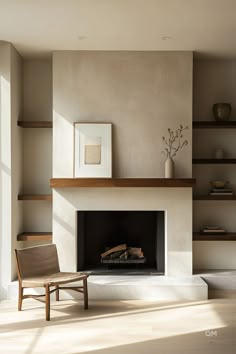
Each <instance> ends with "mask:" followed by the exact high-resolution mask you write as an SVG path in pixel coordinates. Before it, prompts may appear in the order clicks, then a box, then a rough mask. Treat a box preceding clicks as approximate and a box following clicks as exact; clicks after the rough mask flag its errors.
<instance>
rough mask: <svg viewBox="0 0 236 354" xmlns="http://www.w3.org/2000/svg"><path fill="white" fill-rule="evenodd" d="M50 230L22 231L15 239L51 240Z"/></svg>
mask: <svg viewBox="0 0 236 354" xmlns="http://www.w3.org/2000/svg"><path fill="white" fill-rule="evenodd" d="M51 240H52V232H22V233H21V234H19V235H17V241H51Z"/></svg>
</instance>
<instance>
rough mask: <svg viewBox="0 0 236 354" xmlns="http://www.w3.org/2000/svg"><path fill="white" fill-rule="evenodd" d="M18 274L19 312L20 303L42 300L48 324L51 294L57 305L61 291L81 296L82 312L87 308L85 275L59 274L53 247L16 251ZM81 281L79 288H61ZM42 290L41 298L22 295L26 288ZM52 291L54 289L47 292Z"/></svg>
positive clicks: (54, 247)
mask: <svg viewBox="0 0 236 354" xmlns="http://www.w3.org/2000/svg"><path fill="white" fill-rule="evenodd" d="M15 253H16V260H17V271H18V280H19V297H18V311H21V308H22V301H23V300H24V299H27V298H34V299H36V300H37V298H39V297H41V296H45V303H46V320H47V321H50V294H51V293H53V292H54V291H55V292H56V300H57V301H59V291H60V290H64V289H70V290H75V291H77V292H80V293H82V294H84V308H85V309H87V308H88V290H87V278H88V274H85V273H77V272H73V273H68V272H61V271H60V267H59V262H58V255H57V249H56V245H54V244H50V245H45V246H36V247H29V248H25V249H16V250H15ZM79 280H82V282H83V285H82V286H77V285H76V286H71V285H70V286H66V287H65V286H63V287H61V285H63V284H68V283H72V282H76V281H79ZM39 287H44V288H45V294H44V295H24V289H25V288H39ZM51 287H53V288H54V289H52V290H50V288H51Z"/></svg>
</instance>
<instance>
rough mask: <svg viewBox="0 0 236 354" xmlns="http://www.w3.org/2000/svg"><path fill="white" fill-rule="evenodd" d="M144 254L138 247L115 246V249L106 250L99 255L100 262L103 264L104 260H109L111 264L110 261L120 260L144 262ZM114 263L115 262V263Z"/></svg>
mask: <svg viewBox="0 0 236 354" xmlns="http://www.w3.org/2000/svg"><path fill="white" fill-rule="evenodd" d="M144 258H145V257H144V254H143V251H142V248H140V247H127V245H126V244H121V245H117V246H115V247H112V248H109V249H107V250H106V251H105V252H103V253H102V254H101V259H102V262H103V263H104V261H105V260H109V261H110V262H109V263H111V262H112V260H114V262H115V260H119V259H120V260H121V262H120V263H122V261H125V260H127V261H129V260H133V261H135V260H142V259H143V260H144ZM115 263H116V262H115Z"/></svg>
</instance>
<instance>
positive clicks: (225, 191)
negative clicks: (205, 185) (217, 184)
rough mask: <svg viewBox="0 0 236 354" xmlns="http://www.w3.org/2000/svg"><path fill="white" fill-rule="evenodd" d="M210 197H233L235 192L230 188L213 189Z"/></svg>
mask: <svg viewBox="0 0 236 354" xmlns="http://www.w3.org/2000/svg"><path fill="white" fill-rule="evenodd" d="M209 195H217V196H219V195H221V196H226V195H233V191H232V189H230V188H212V189H211V191H210V193H209Z"/></svg>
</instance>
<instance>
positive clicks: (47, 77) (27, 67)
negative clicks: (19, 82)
mask: <svg viewBox="0 0 236 354" xmlns="http://www.w3.org/2000/svg"><path fill="white" fill-rule="evenodd" d="M23 119H25V120H51V119H52V61H51V60H24V117H23Z"/></svg>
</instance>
